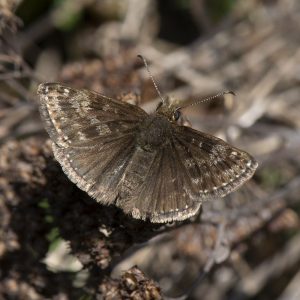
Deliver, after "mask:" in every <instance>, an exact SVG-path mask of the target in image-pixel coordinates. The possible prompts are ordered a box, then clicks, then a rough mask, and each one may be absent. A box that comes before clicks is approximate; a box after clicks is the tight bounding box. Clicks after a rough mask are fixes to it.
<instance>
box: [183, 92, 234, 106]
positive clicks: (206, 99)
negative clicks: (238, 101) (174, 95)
mask: <svg viewBox="0 0 300 300" xmlns="http://www.w3.org/2000/svg"><path fill="white" fill-rule="evenodd" d="M227 94H231V95H234V96H235V93H234V92H233V91H223V92H220V93H218V94H216V95H214V96H210V97H207V98H204V99H200V100H198V101H195V102H193V103H191V104H188V105H185V106H180V107H179V108H178V109H182V108H186V107H188V106H194V105H197V104H199V103H203V102H207V101H210V100H213V99H215V98H218V97H221V96H224V95H227Z"/></svg>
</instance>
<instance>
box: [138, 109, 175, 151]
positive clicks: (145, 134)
mask: <svg viewBox="0 0 300 300" xmlns="http://www.w3.org/2000/svg"><path fill="white" fill-rule="evenodd" d="M172 130H173V128H172V124H171V123H170V121H169V120H168V118H167V117H166V116H164V115H161V114H159V113H154V114H152V115H149V116H147V117H146V118H145V119H144V120H143V121H142V122H141V123H140V126H139V132H138V136H137V143H138V145H139V146H140V147H142V148H143V149H144V150H146V151H153V150H155V149H156V148H157V147H161V146H163V145H164V144H166V143H168V142H169V139H170V137H171V135H172Z"/></svg>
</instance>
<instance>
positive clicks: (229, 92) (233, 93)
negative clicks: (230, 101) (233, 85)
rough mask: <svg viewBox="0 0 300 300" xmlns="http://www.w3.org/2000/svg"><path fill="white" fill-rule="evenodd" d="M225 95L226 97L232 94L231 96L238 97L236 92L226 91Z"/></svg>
mask: <svg viewBox="0 0 300 300" xmlns="http://www.w3.org/2000/svg"><path fill="white" fill-rule="evenodd" d="M223 94H224V95H226V94H231V95H233V96H236V93H235V92H234V91H224V92H223Z"/></svg>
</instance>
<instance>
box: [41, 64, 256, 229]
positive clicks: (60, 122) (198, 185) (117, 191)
mask: <svg viewBox="0 0 300 300" xmlns="http://www.w3.org/2000/svg"><path fill="white" fill-rule="evenodd" d="M147 70H148V69H147ZM151 79H152V77H151ZM155 87H157V86H156V85H155ZM38 95H39V97H40V114H41V118H42V120H43V122H44V125H45V129H46V130H47V132H48V134H49V136H50V138H51V140H52V148H53V152H54V156H55V158H56V160H57V161H58V162H59V163H60V165H61V166H62V169H63V171H64V173H65V174H66V175H67V176H68V177H69V179H70V180H71V181H72V182H74V183H75V184H76V185H77V186H78V187H79V188H80V189H82V190H83V191H85V192H87V193H88V194H89V195H90V196H91V197H93V198H95V199H96V201H98V202H99V203H101V204H105V205H110V204H114V205H116V206H117V207H119V208H121V209H122V210H123V211H124V212H125V213H126V214H130V215H131V216H132V217H133V218H136V219H143V220H145V219H149V220H150V221H151V222H153V223H165V222H171V221H181V220H184V219H187V218H189V217H191V216H193V215H195V214H196V213H197V212H198V211H199V209H200V207H201V204H202V202H203V201H205V200H207V199H212V198H216V197H224V196H226V195H227V194H229V193H230V192H232V191H234V190H236V189H237V188H238V187H240V186H241V185H242V184H243V183H244V182H246V181H247V180H248V179H249V178H251V176H252V175H253V174H254V171H255V169H256V168H257V165H258V164H257V162H256V161H255V159H254V158H253V157H252V156H251V155H250V154H248V153H247V152H245V151H242V150H240V149H238V148H235V147H233V146H231V145H229V144H228V143H226V142H224V141H223V140H221V139H219V138H217V137H215V136H212V135H209V134H207V133H203V132H200V131H197V130H194V129H192V128H191V127H188V126H182V125H179V124H178V119H179V118H180V113H181V111H180V108H178V107H174V105H172V103H171V102H169V101H168V100H167V99H163V98H162V101H161V102H160V104H159V105H158V107H157V109H156V111H155V112H154V113H152V114H147V113H146V112H145V111H144V110H143V109H142V108H140V107H138V106H136V105H133V104H129V103H127V102H123V101H120V100H116V99H112V98H109V97H106V96H104V95H101V94H99V93H96V92H94V91H90V90H85V89H75V88H71V87H68V86H65V85H63V84H60V83H43V84H40V85H39V87H38Z"/></svg>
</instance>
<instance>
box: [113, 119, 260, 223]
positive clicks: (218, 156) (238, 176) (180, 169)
mask: <svg viewBox="0 0 300 300" xmlns="http://www.w3.org/2000/svg"><path fill="white" fill-rule="evenodd" d="M143 156H144V159H143V158H142V157H143ZM140 157H141V160H143V161H146V159H147V164H146V165H145V166H146V167H145V168H144V169H141V168H140V167H139V165H140V164H136V162H138V160H133V161H132V163H131V172H129V173H128V174H127V175H129V176H128V186H129V187H131V186H132V188H131V189H132V190H136V193H132V192H130V193H128V195H131V197H124V198H123V199H122V198H121V199H120V203H119V206H121V207H122V208H123V209H124V211H127V212H131V213H132V214H133V216H134V217H136V218H142V219H145V218H149V219H150V220H151V221H152V222H168V221H174V220H184V219H186V218H188V217H190V216H193V215H195V214H196V213H197V211H198V210H199V208H200V206H201V203H202V201H204V200H206V199H210V198H216V197H224V196H225V195H227V194H228V193H230V192H232V191H234V190H235V189H237V188H238V187H239V186H240V185H242V184H243V183H244V182H245V181H246V180H248V179H249V178H250V177H251V176H252V175H253V173H254V171H255V169H256V167H257V162H256V161H255V160H254V159H253V158H252V157H251V156H250V155H249V154H248V153H246V152H244V151H241V150H239V149H237V148H234V147H232V146H231V145H229V144H227V143H225V142H224V141H223V140H221V139H219V138H216V137H214V136H211V135H208V134H205V133H202V132H198V131H196V130H193V129H192V128H190V127H185V126H178V125H174V133H173V136H172V137H171V138H170V143H166V144H165V146H164V147H162V148H161V149H160V151H155V152H152V153H151V155H150V154H149V152H148V153H143V151H142V150H141V153H140ZM137 179H138V180H137ZM134 184H137V185H136V186H134ZM122 200H123V201H122ZM125 200H126V201H125Z"/></svg>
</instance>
